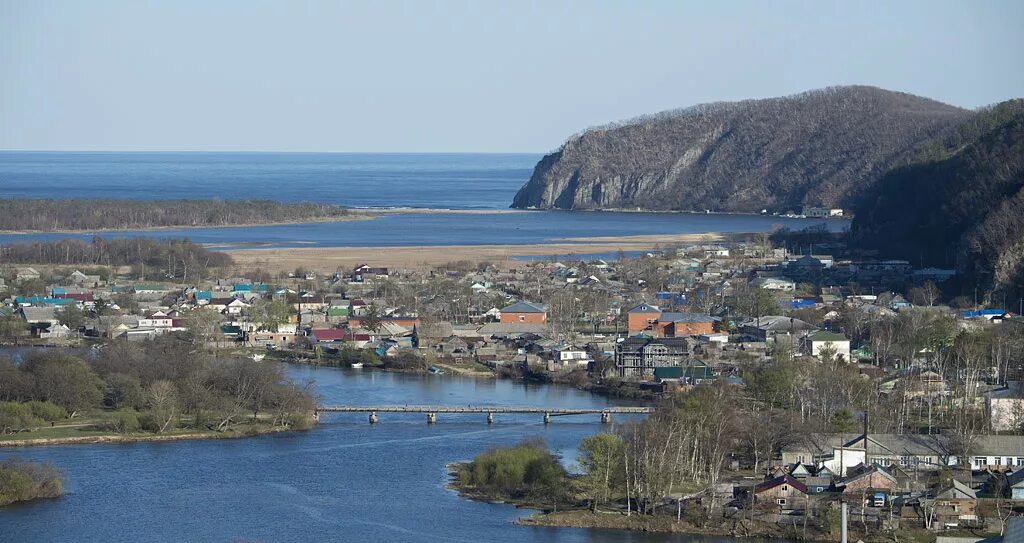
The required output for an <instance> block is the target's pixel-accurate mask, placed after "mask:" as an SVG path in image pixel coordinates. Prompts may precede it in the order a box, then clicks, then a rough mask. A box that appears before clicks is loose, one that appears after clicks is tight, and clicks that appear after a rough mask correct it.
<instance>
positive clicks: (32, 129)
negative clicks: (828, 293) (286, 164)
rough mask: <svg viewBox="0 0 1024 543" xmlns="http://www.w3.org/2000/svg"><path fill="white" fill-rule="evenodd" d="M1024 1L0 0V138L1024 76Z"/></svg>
mask: <svg viewBox="0 0 1024 543" xmlns="http://www.w3.org/2000/svg"><path fill="white" fill-rule="evenodd" d="M1022 21H1024V1H1021V0H1005V1H995V0H992V1H986V0H974V1H962V2H949V1H942V0H928V1H912V0H901V1H899V2H892V1H881V2H875V1H856V2H849V1H844V2H829V1H824V0H809V1H806V2H791V1H720V2H719V1H681V0H680V1H665V2H660V1H654V0H650V1H644V2H639V1H638V2H628V1H624V0H623V1H599V0H590V1H578V2H575V1H551V0H547V1H538V2H526V1H522V2H503V1H496V0H495V1H490V0H486V1H466V2H454V1H452V2H449V1H426V0H423V1H415V2H413V1H410V2H389V1H381V0H378V1H366V2H345V1H340V0H338V1H324V2H320V1H301V0H299V1H288V2H263V1H259V0H237V1H233V0H219V1H216V2H209V1H190V0H175V1H171V0H167V1H149V0H126V1H104V0H91V1H89V2H81V1H68V2H62V1H45V2H40V1H38V0H26V1H20V0H2V1H0V149H7V150H109V151H131V150H195V151H339V152H544V151H548V150H551V149H554V148H556V147H557V146H558V145H560V144H561V143H562V142H563V141H564V140H565V139H566V138H567V137H569V136H570V135H572V134H574V133H577V132H579V131H581V130H583V129H585V128H586V127H589V126H594V125H600V124H605V123H608V122H611V121H616V120H622V119H627V118H631V117H635V116H637V115H641V114H645V113H653V112H657V111H662V110H666V109H674V108H679V107H687V106H691V105H694V104H698V103H704V102H713V101H728V100H740V99H746V98H762V97H770V96H780V95H787V94H793V93H797V92H802V91H805V90H810V89H815V88H821V87H826V86H833V85H846V84H863V85H875V86H879V87H883V88H888V89H892V90H899V91H904V92H910V93H913V94H918V95H922V96H927V97H930V98H934V99H937V100H941V101H944V102H947V103H950V104H954V105H958V106H962V107H968V108H975V107H979V106H983V105H988V104H992V103H995V102H999V101H1001V100H1005V99H1008V98H1014V97H1024V69H1022V68H1024V61H1022V60H1021V57H1020V54H1021V51H1024V32H1021V22H1022Z"/></svg>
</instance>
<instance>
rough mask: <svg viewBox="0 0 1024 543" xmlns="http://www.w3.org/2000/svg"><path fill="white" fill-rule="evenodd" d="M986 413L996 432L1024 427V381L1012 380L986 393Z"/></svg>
mask: <svg viewBox="0 0 1024 543" xmlns="http://www.w3.org/2000/svg"><path fill="white" fill-rule="evenodd" d="M985 413H986V414H987V415H988V420H989V425H990V427H991V429H992V431H994V432H1004V431H1009V430H1020V429H1022V428H1024V381H1010V382H1009V383H1007V384H1006V386H1004V387H1003V388H1000V389H997V390H993V391H990V392H989V393H988V394H985Z"/></svg>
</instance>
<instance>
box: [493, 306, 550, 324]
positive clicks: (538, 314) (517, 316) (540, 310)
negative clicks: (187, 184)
mask: <svg viewBox="0 0 1024 543" xmlns="http://www.w3.org/2000/svg"><path fill="white" fill-rule="evenodd" d="M547 320H548V308H547V306H545V305H541V304H534V303H530V302H524V301H519V302H516V303H514V304H512V305H510V306H508V307H504V308H502V309H501V323H502V324H512V323H522V324H544V323H546V322H547Z"/></svg>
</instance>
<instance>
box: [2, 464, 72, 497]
mask: <svg viewBox="0 0 1024 543" xmlns="http://www.w3.org/2000/svg"><path fill="white" fill-rule="evenodd" d="M62 494H64V483H63V480H62V476H61V474H60V472H59V471H57V470H56V468H54V467H52V466H50V465H49V464H41V463H36V462H28V461H23V460H6V461H3V462H0V507H4V506H6V505H11V504H13V503H17V502H27V501H32V500H40V499H45V498H57V497H60V496H61V495H62Z"/></svg>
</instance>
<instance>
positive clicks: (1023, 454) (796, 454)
mask: <svg viewBox="0 0 1024 543" xmlns="http://www.w3.org/2000/svg"><path fill="white" fill-rule="evenodd" d="M957 450H958V448H957V446H956V443H955V440H954V439H953V438H952V437H950V436H949V435H943V434H932V435H925V434H870V435H868V436H867V437H865V435H864V434H857V435H855V434H813V435H810V436H808V438H807V439H805V440H803V441H802V442H800V443H794V444H791V445H788V446H786V447H783V449H782V462H783V463H784V464H792V463H795V462H807V463H811V464H814V465H816V466H827V467H828V468H829V469H830V470H831V471H832V472H833V473H836V474H838V475H840V476H846V474H847V470H849V469H852V468H854V467H856V466H857V465H859V464H863V465H871V464H878V465H879V466H882V467H889V466H899V467H900V468H901V469H913V470H917V471H938V470H940V469H942V468H944V467H948V466H955V465H957V456H956V453H957ZM1022 466H1024V436H1009V435H983V436H980V437H979V438H978V439H977V441H976V443H975V445H974V447H973V450H972V452H971V467H972V469H975V470H985V469H994V470H1001V471H1002V470H1006V469H1008V468H1011V467H1013V468H1016V469H1019V468H1020V467H1022Z"/></svg>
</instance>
